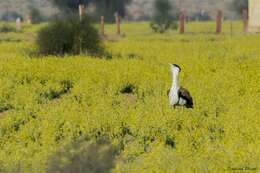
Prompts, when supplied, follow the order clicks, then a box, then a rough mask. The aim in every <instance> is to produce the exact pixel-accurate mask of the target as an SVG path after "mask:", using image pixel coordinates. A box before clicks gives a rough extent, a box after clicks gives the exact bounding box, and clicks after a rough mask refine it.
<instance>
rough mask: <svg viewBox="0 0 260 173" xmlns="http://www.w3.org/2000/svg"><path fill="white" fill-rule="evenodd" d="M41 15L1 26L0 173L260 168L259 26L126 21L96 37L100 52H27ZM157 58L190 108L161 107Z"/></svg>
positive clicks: (164, 79) (164, 81) (165, 81)
mask: <svg viewBox="0 0 260 173" xmlns="http://www.w3.org/2000/svg"><path fill="white" fill-rule="evenodd" d="M0 25H2V23H1V24H0ZM45 25H46V24H39V25H25V26H23V30H22V31H21V32H8V33H0V172H10V173H11V172H12V173H13V172H28V173H29V172H30V173H32V172H35V173H44V172H65V170H66V171H67V172H69V170H74V171H75V170H77V172H79V173H80V172H84V170H85V171H86V170H87V172H102V171H103V172H115V173H117V172H120V173H121V172H126V173H130V172H131V173H137V172H143V173H151V172H158V173H167V172H168V173H171V172H187V173H188V172H225V171H232V170H243V169H244V170H251V171H255V172H257V171H259V169H260V168H259V163H260V147H259V142H260V139H259V131H260V127H259V124H260V116H259V108H260V88H259V86H260V48H259V40H260V35H256V34H254V35H253V34H252V35H251V34H243V33H242V32H241V31H242V24H241V23H240V22H234V23H233V24H232V25H233V27H232V28H233V31H232V33H231V32H230V28H231V23H230V22H225V23H224V28H223V30H224V32H223V33H222V34H221V35H215V34H214V33H213V32H214V30H215V29H214V27H215V24H214V22H203V23H202V22H201V23H200V22H192V23H188V24H187V33H186V34H183V35H179V34H178V33H177V31H169V32H166V33H165V34H156V33H153V32H152V31H151V29H150V27H149V23H126V24H123V26H122V30H123V32H124V33H125V37H122V38H117V37H116V38H117V39H113V40H110V41H105V43H104V45H105V48H106V51H108V52H110V56H111V58H110V59H109V60H107V59H101V58H95V57H90V56H86V55H79V56H69V55H67V56H66V55H65V56H64V57H55V56H46V57H38V56H34V54H31V52H33V51H34V50H36V49H37V47H36V45H35V36H36V33H37V31H38V30H39V29H41V28H42V27H44V26H45ZM106 29H107V30H106V33H107V34H110V35H112V34H115V26H114V25H107V26H106ZM168 63H176V64H179V65H180V66H181V67H182V69H183V70H182V73H181V78H180V82H181V84H182V85H183V86H184V87H187V88H188V89H189V90H190V92H191V94H192V96H193V98H194V101H195V105H194V109H192V110H187V109H182V108H176V109H173V108H172V107H170V106H169V105H168V99H167V95H166V91H167V89H169V87H170V85H171V76H170V75H171V74H170V72H169V65H168ZM88 160H89V161H88ZM80 163H82V164H80ZM72 172H73V171H72Z"/></svg>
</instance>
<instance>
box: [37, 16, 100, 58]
mask: <svg viewBox="0 0 260 173" xmlns="http://www.w3.org/2000/svg"><path fill="white" fill-rule="evenodd" d="M37 44H38V46H39V52H40V53H42V54H48V55H64V54H74V55H75V54H80V53H86V54H91V55H99V54H101V53H102V51H103V48H102V43H101V39H100V38H99V35H98V31H97V30H96V29H95V28H94V27H93V26H92V24H91V22H90V20H89V18H87V17H84V18H83V19H82V21H80V20H79V17H78V16H68V17H65V18H63V19H56V20H54V21H52V22H51V23H50V24H49V25H48V26H46V27H44V28H43V29H41V30H40V31H39V33H38V38H37Z"/></svg>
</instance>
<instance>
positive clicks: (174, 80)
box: [172, 72, 179, 89]
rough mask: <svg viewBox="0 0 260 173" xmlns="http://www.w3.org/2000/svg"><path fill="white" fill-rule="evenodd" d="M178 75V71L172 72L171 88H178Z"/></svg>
mask: <svg viewBox="0 0 260 173" xmlns="http://www.w3.org/2000/svg"><path fill="white" fill-rule="evenodd" d="M178 77H179V73H177V72H173V73H172V88H173V89H178V88H179V82H178Z"/></svg>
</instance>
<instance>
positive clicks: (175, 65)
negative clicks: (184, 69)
mask: <svg viewBox="0 0 260 173" xmlns="http://www.w3.org/2000/svg"><path fill="white" fill-rule="evenodd" d="M172 65H173V66H174V67H177V68H178V69H179V70H180V71H181V67H180V66H178V65H177V64H172Z"/></svg>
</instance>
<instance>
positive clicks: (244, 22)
mask: <svg viewBox="0 0 260 173" xmlns="http://www.w3.org/2000/svg"><path fill="white" fill-rule="evenodd" d="M243 24H244V28H243V31H244V32H245V33H247V32H248V10H246V9H244V10H243Z"/></svg>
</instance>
